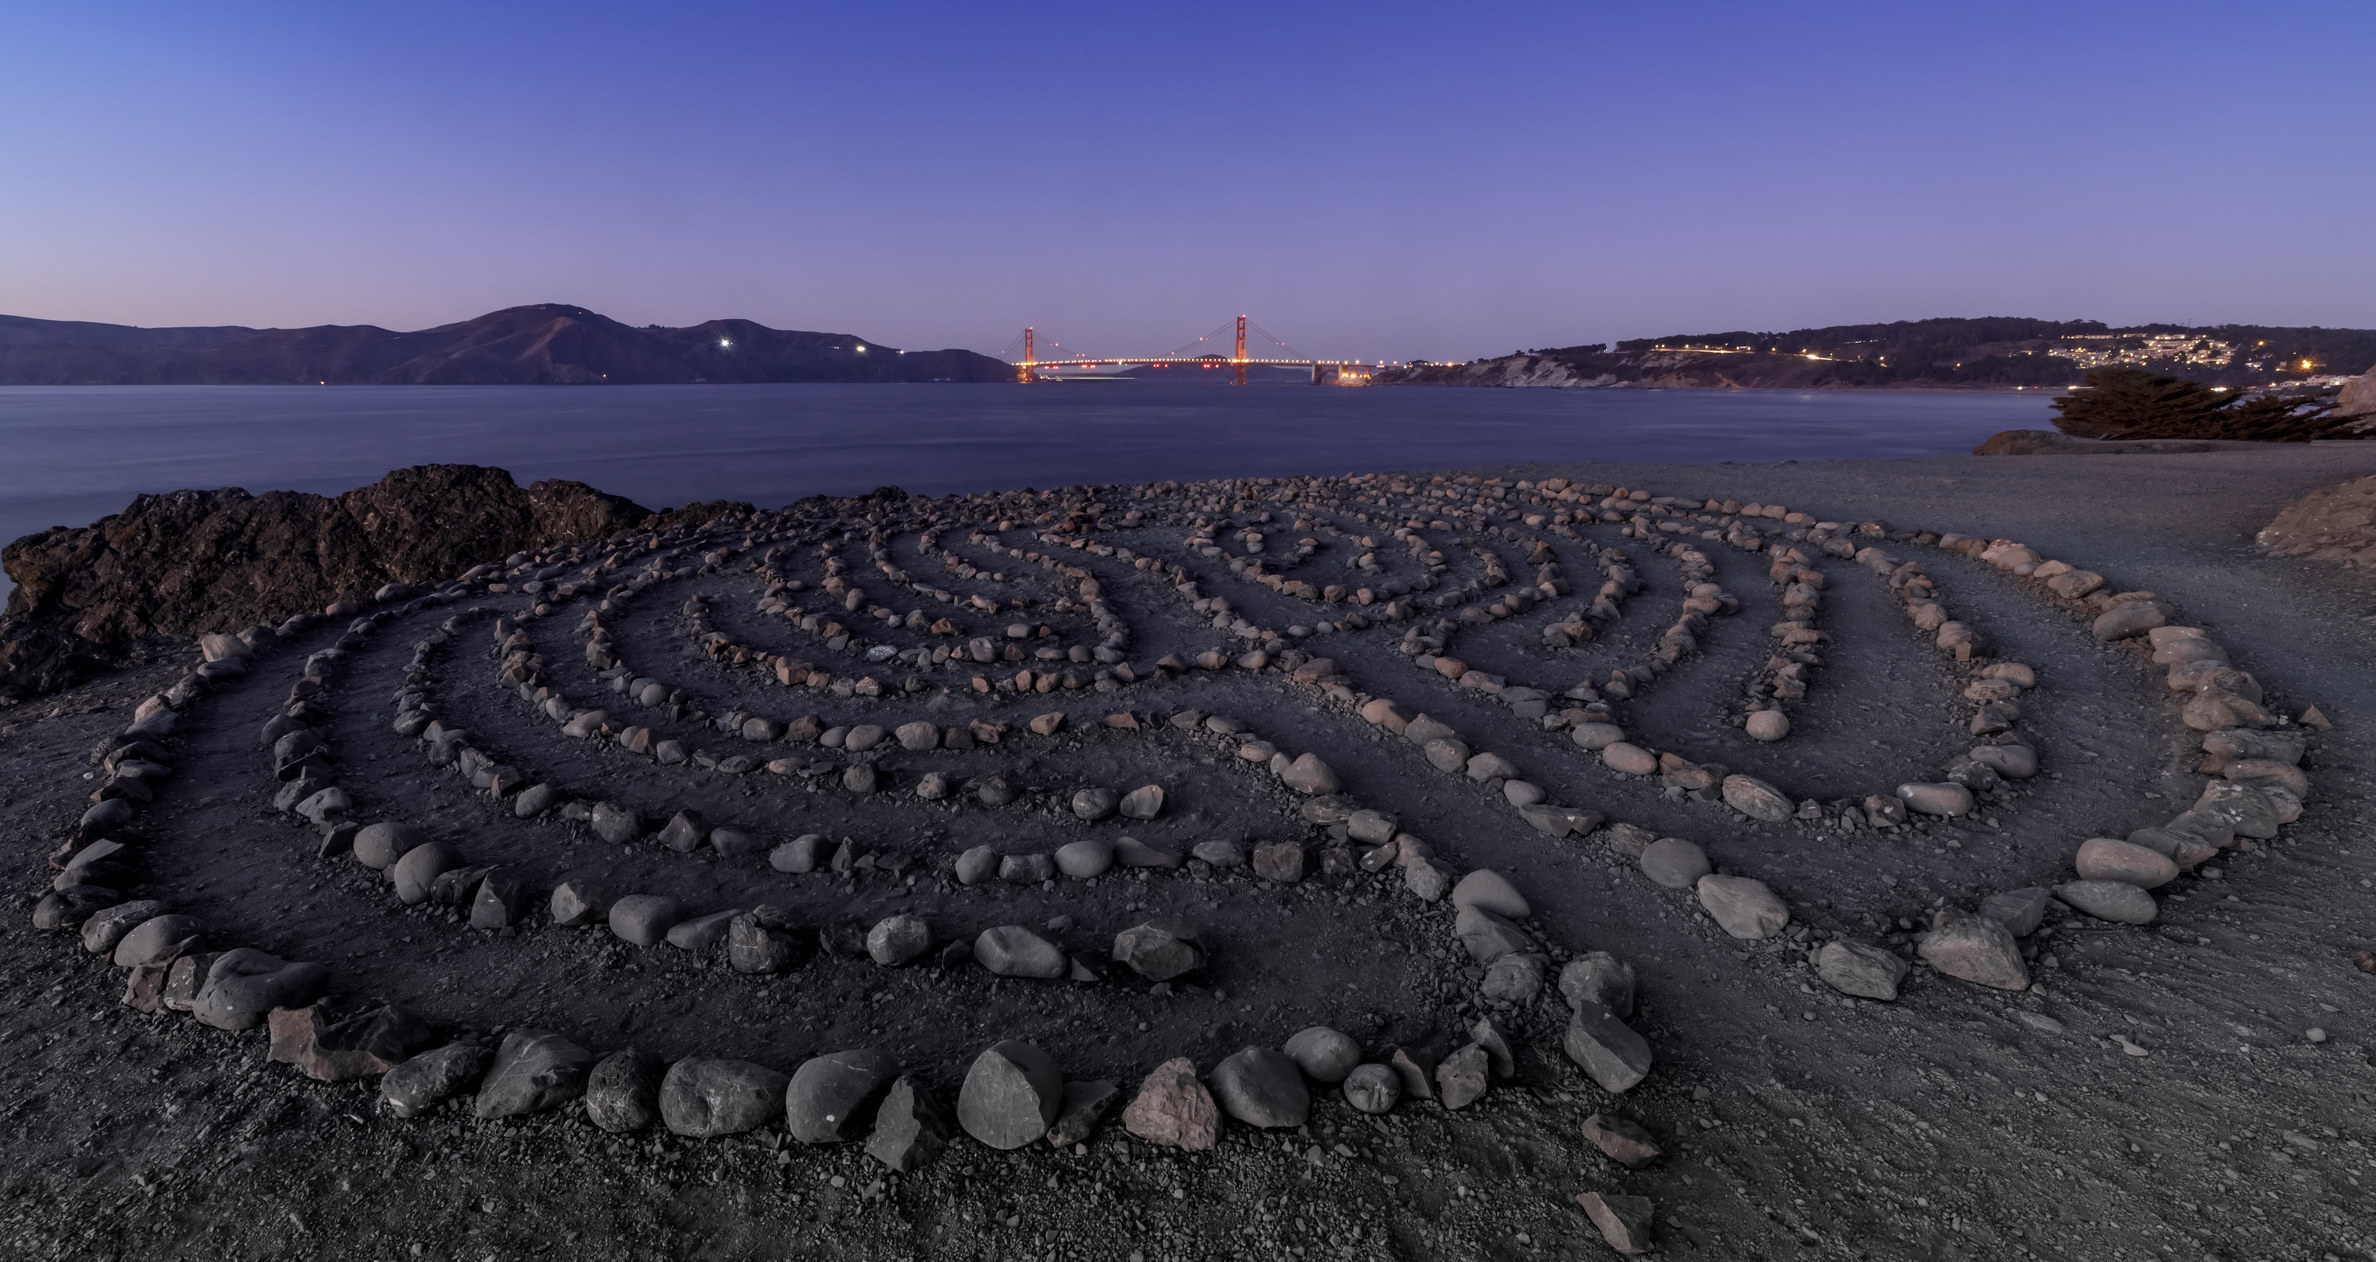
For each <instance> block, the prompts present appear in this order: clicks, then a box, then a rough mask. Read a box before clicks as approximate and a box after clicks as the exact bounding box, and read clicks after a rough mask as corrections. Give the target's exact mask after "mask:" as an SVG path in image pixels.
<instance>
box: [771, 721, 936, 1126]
mask: <svg viewBox="0 0 2376 1262" xmlns="http://www.w3.org/2000/svg"><path fill="white" fill-rule="evenodd" d="M927 726H929V725H927ZM898 1077H899V1063H898V1062H897V1061H895V1060H893V1059H891V1057H890V1055H889V1054H888V1053H885V1052H882V1051H878V1050H876V1049H874V1048H871V1047H862V1048H856V1049H853V1050H850V1051H842V1052H827V1053H825V1054H824V1055H822V1056H812V1057H810V1058H809V1059H807V1060H805V1061H802V1062H801V1064H800V1067H799V1068H798V1069H795V1070H793V1071H792V1080H791V1082H790V1083H789V1084H787V1085H786V1087H785V1089H784V1129H785V1130H787V1131H789V1132H791V1135H792V1138H794V1139H796V1140H799V1141H800V1142H801V1143H804V1144H838V1143H842V1142H844V1141H847V1140H852V1139H856V1138H858V1136H859V1135H861V1134H863V1133H865V1131H866V1129H867V1128H868V1127H869V1126H871V1125H872V1124H873V1121H874V1110H875V1105H876V1103H877V1102H879V1101H880V1100H881V1098H882V1096H883V1094H884V1093H885V1092H888V1091H889V1090H890V1089H891V1084H892V1082H893V1081H894V1080H896V1079H897V1078H898Z"/></svg>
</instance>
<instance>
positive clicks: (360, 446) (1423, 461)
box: [0, 382, 2048, 592]
mask: <svg viewBox="0 0 2376 1262" xmlns="http://www.w3.org/2000/svg"><path fill="white" fill-rule="evenodd" d="M2047 419H2048V412H2047V407H2046V400H2045V398H2044V397H2043V396H2041V395H2036V394H1965V393H1915V392H1889V393H1854V394H1848V393H1795V392H1786V391H1710V390H1665V391H1644V390H1489V389H1395V388H1371V389H1358V388H1356V389H1341V388H1334V387H1313V386H1249V387H1246V388H1244V389H1225V388H1212V387H1194V386H1160V385H1148V384H1143V383H1136V382H1067V383H1063V384H1049V385H1041V386H1033V387H1022V386H985V385H970V386H967V385H948V386H938V385H910V386H879V385H866V386H832V385H789V386H609V387H555V386H484V387H478V386H327V387H304V386H65V387H41V386H18V387H6V388H0V541H4V540H9V539H14V538H17V537H18V536H20V535H25V534H29V533H32V532H34V531H37V530H41V529H44V528H46V527H50V526H80V525H87V524H89V523H90V522H92V521H95V520H97V519H98V518H100V517H103V516H105V515H107V514H109V513H112V512H115V511H117V510H119V509H121V508H122V507H124V505H125V504H126V503H127V502H129V501H130V500H131V498H132V497H133V496H134V495H137V494H139V493H141V492H145V491H169V490H175V489H179V488H183V487H224V486H237V487H245V488H246V489H248V490H250V491H256V492H262V491H267V490H298V491H316V492H322V493H335V492H338V491H343V490H346V489H348V488H350V487H355V486H360V485H363V484H365V483H368V482H373V481H377V480H378V479H379V477H380V475H381V474H383V473H385V472H387V471H388V470H390V469H394V468H399V467H402V466H404V465H412V464H425V463H431V462H441V461H443V462H459V463H467V464H489V465H496V466H500V467H502V468H505V469H508V470H510V471H511V472H512V474H513V476H514V477H515V478H517V479H518V480H519V481H520V482H521V483H522V484H523V485H525V484H526V483H528V482H531V481H534V480H536V479H539V478H575V479H577V480H579V481H582V482H587V483H591V484H592V485H594V486H597V487H600V488H602V489H603V490H606V491H611V492H614V493H617V494H620V495H625V496H628V497H629V498H631V499H634V500H635V501H637V502H638V503H641V504H645V505H648V506H650V507H654V508H659V507H665V506H669V505H675V504H681V503H685V502H687V501H691V500H707V499H733V500H748V501H751V502H753V503H756V504H759V505H762V506H767V507H773V506H776V505H780V504H785V503H788V502H790V501H792V500H795V499H798V498H800V497H801V496H804V495H813V494H819V493H827V494H853V493H859V492H864V491H868V490H872V489H873V488H875V487H878V486H885V485H893V486H900V487H904V488H906V489H907V490H910V491H919V492H929V493H945V492H951V491H973V490H993V489H1012V488H1018V487H1025V486H1032V487H1041V488H1045V487H1050V486H1067V485H1074V484H1080V483H1113V482H1146V481H1159V480H1165V479H1176V480H1182V481H1189V480H1196V479H1203V478H1221V477H1261V476H1278V475H1285V474H1300V473H1330V474H1334V473H1361V472H1372V471H1377V470H1388V469H1438V468H1448V467H1455V466H1470V465H1492V464H1518V463H1524V462H1527V461H1542V462H1545V463H1557V462H1562V461H1575V460H1605V461H1641V462H1658V463H1678V464H1692V463H1715V462H1718V461H1725V460H1732V461H1779V460H1829V459H1843V458H1859V459H1886V458H1891V457H1905V456H1934V455H1948V454H1959V453H1962V452H1966V451H1969V450H1971V448H1972V445H1973V444H1975V443H1977V442H1979V441H1980V440H1981V439H1983V438H1986V437H1987V436H1988V435H1990V434H1993V433H1995V432H1996V431H1998V430H2002V429H2014V428H2024V427H2029V428H2037V427H2043V426H2045V425H2046V424H2047ZM5 590H6V586H5V584H0V592H5Z"/></svg>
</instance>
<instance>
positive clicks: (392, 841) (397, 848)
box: [354, 820, 429, 869]
mask: <svg viewBox="0 0 2376 1262" xmlns="http://www.w3.org/2000/svg"><path fill="white" fill-rule="evenodd" d="M428 840H429V834H427V833H424V832H422V831H421V830H420V829H418V828H415V827H413V826H412V825H410V824H398V823H392V822H390V821H387V820H382V821H380V822H379V823H376V824H371V825H367V826H366V827H364V829H363V830H362V831H361V832H358V833H356V834H355V843H354V848H355V862H357V863H360V864H362V865H363V866H364V867H367V868H373V869H384V868H386V867H388V866H389V865H391V864H393V863H395V862H396V861H397V860H398V859H400V858H403V857H404V855H405V853H406V852H408V851H410V850H413V849H416V848H418V847H420V846H422V845H424V844H426V843H427V842H428Z"/></svg>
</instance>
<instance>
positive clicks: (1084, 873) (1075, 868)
mask: <svg viewBox="0 0 2376 1262" xmlns="http://www.w3.org/2000/svg"><path fill="white" fill-rule="evenodd" d="M1113 866H1114V844H1113V843H1112V842H1110V841H1107V840H1106V839H1104V838H1103V837H1084V838H1082V839H1081V840H1079V841H1073V842H1067V843H1065V844H1064V845H1061V846H1058V847H1057V848H1056V870H1057V871H1059V872H1062V873H1064V874H1065V875H1066V876H1069V877H1071V878H1073V879H1074V880H1076V881H1086V880H1089V879H1090V878H1092V877H1099V876H1104V875H1105V874H1106V871H1107V870H1108V869H1110V868H1112V867H1113Z"/></svg>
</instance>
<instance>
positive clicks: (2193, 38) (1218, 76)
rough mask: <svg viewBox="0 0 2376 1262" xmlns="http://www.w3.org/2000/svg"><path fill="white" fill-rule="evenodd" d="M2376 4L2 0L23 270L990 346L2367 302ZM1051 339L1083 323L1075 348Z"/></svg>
mask: <svg viewBox="0 0 2376 1262" xmlns="http://www.w3.org/2000/svg"><path fill="white" fill-rule="evenodd" d="M2372 46H2376V6H2372V5H2368V4H2364V3H2358V2H2356V0H2354V2H2352V3H2341V2H2330V3H2323V4H2306V3H2288V2H2285V0H2270V2H2266V3H2261V4H2256V5H2251V6H2245V5H2236V4H2227V5H2214V4H2200V3H2183V2H2179V0H2163V2H2159V3H2099V4H2077V5H2073V4H2068V3H2055V4H2045V3H2031V2H2028V0H2000V2H1998V3H1991V4H1985V5H1978V4H1961V5H1945V4H1908V3H1904V2H1903V0H1901V2H1899V3H1894V4H1891V3H1861V4H1859V3H1836V2H1826V0H1811V2H1810V3H1806V4H1800V5H1775V4H1771V3H1738V2H1709V3H1696V4H1692V3H1682V4H1668V5H1655V6H1653V5H1608V4H1589V3H1588V4H1574V3H1571V4H1554V5H1536V4H1512V5H1497V6H1419V5H1408V4H1394V3H1374V4H1368V5H1359V6H1355V5H1336V4H1325V5H1298V6H1270V7H1258V6H1236V7H1179V8H1164V9H1156V8H1152V7H1147V6H1110V5H1077V4H1056V5H1039V6H1025V7H993V6H981V5H962V6H961V5H952V4H905V5H843V6H831V7H828V6H815V5H782V4H777V5H761V4H748V3H686V4H677V5H669V6H647V5H620V4H607V3H578V4H570V5H557V4H509V5H496V6H484V5H460V4H452V3H447V2H445V0H434V2H431V3H416V4H407V5H404V6H394V5H375V4H365V5H298V4H262V3H253V4H236V3H235V4H226V5H221V6H187V5H167V4H161V3H123V4H114V5H81V6H65V5H48V6H32V5H19V6H11V7H9V8H8V9H6V10H0V114H4V115H5V116H6V117H8V118H9V119H11V120H12V122H11V125H10V126H9V127H7V128H5V129H0V173H4V174H0V312H5V313H7V314H11V315H25V316H38V317H44V318H51V319H78V320H99V321H108V322H116V323H128V324H143V325H165V324H249V325H267V326H292V325H306V324H318V323H340V324H378V325H383V326H387V327H393V328H420V327H425V326H428V325H433V324H439V323H444V322H447V321H451V320H457V319H463V318H467V317H469V316H472V315H476V314H479V313H481V312H484V311H487V310H491V309H494V308H497V307H504V306H513V305H518V304H522V303H530V302H571V303H578V304H581V305H584V306H587V307H590V308H592V309H594V310H596V311H601V312H603V313H605V314H608V315H611V316H614V317H617V318H619V319H622V320H625V321H628V322H630V323H638V324H641V323H663V324H689V323H694V322H697V321H700V320H704V319H710V318H714V317H726V316H738V317H745V318H749V319H754V320H759V321H761V322H763V323H766V324H770V325H774V326H777V327H781V328H806V329H822V330H831V331H841V332H852V333H857V334H859V335H861V336H864V337H867V338H870V339H877V340H879V341H881V342H882V343H884V344H886V345H894V346H905V347H911V348H929V347H939V346H966V347H971V348H973V349H975V350H980V351H984V352H990V353H996V352H998V351H999V350H1000V349H1001V348H1003V347H1004V346H1006V345H1007V343H1008V342H1009V340H1010V339H1011V338H1012V337H1013V336H1014V335H1015V334H1016V333H1017V332H1019V331H1020V330H1021V328H1022V327H1023V325H1025V324H1027V323H1029V324H1035V325H1037V326H1038V327H1039V328H1040V329H1041V331H1042V337H1043V339H1048V340H1056V341H1060V342H1061V343H1062V344H1064V345H1065V346H1067V347H1069V348H1074V349H1079V350H1084V351H1098V352H1104V353H1152V352H1158V351H1163V350H1168V349H1169V348H1171V347H1173V346H1176V345H1179V344H1181V343H1183V342H1185V341H1187V340H1188V339H1190V338H1192V337H1194V336H1195V335H1197V334H1200V333H1203V332H1205V331H1207V330H1208V329H1210V328H1212V327H1213V326H1214V325H1215V324H1217V323H1219V322H1221V321H1224V320H1226V319H1228V318H1229V317H1231V316H1233V315H1235V314H1236V313H1238V312H1241V311H1243V312H1246V313H1249V314H1251V315H1252V317H1253V318H1254V319H1255V320H1256V321H1258V322H1259V323H1261V324H1262V325H1264V326H1265V327H1267V328H1268V329H1270V330H1271V331H1272V332H1274V333H1276V334H1279V335H1281V336H1283V337H1285V338H1287V339H1288V340H1289V341H1291V342H1293V343H1294V344H1295V345H1296V346H1297V347H1298V348H1299V349H1302V350H1304V351H1306V352H1308V353H1314V354H1328V355H1356V356H1361V357H1385V358H1408V357H1427V358H1468V357H1471V356H1476V355H1491V354H1502V353H1506V352H1508V351H1510V350H1512V349H1515V348H1520V347H1534V346H1556V345H1569V344H1574V343H1578V342H1591V341H1608V340H1614V339H1618V338H1625V337H1642V336H1655V335H1660V334H1667V333H1680V332H1713V331H1722V330H1731V329H1741V328H1747V329H1773V330H1781V329H1789V328H1797V327H1805V326H1815V325H1824V324H1834V323H1852V322H1864V321H1879V320H1894V319H1919V318H1922V317H1925V316H1936V315H2031V316H2040V317H2046V318H2056V319H2071V318H2082V317H2084V318H2095V319H2103V320H2108V321H2112V322H2114V323H2136V322H2147V321H2177V322H2186V323H2224V322H2243V323H2261V324H2300V325H2307V324H2324V325H2351V326H2359V327H2368V326H2376V283H2371V278H2376V232H2371V231H2370V230H2369V224H2370V221H2371V219H2372V218H2376V216H2372V215H2371V211H2370V207H2372V206H2376V155H2372V153H2371V148H2372V146H2376V136H2372V135H2371V133H2370V130H2369V125H2370V121H2371V119H2376V77H2371V76H2369V75H2368V74H2367V73H2366V72H2365V61H2366V52H2367V50H2368V49H2369V48H2370V47H2372ZM1044 345H1045V341H1043V348H1044Z"/></svg>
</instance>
